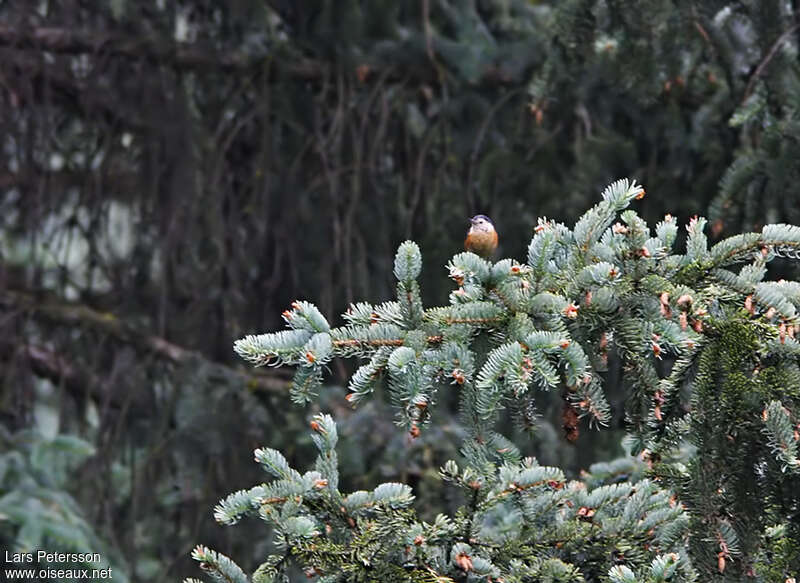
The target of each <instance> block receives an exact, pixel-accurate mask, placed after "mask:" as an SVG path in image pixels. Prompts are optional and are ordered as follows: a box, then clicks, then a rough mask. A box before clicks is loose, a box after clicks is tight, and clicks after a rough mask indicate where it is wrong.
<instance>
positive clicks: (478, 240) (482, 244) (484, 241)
mask: <svg viewBox="0 0 800 583" xmlns="http://www.w3.org/2000/svg"><path fill="white" fill-rule="evenodd" d="M469 222H470V223H471V226H470V228H469V231H467V238H466V239H465V240H464V249H466V250H467V251H472V252H473V253H475V254H476V255H480V256H481V257H484V258H488V257H491V256H492V254H493V253H494V251H495V249H497V231H495V230H494V225H493V224H492V220H491V219H490V218H489V217H487V216H486V215H475V216H474V217H472V218H471V219H470V220H469Z"/></svg>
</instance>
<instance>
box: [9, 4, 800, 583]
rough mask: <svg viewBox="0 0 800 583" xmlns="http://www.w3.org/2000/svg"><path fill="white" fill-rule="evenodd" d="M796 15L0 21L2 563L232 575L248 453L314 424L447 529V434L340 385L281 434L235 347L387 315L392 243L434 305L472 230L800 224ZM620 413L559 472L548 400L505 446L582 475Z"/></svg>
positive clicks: (286, 14) (764, 9)
mask: <svg viewBox="0 0 800 583" xmlns="http://www.w3.org/2000/svg"><path fill="white" fill-rule="evenodd" d="M798 12H800V2H798V1H797V0H792V1H789V2H777V1H772V0H767V1H764V2H749V1H744V0H742V1H739V2H721V1H714V0H712V1H702V2H700V1H697V2H692V1H688V0H673V1H667V0H642V1H641V2H633V3H631V2H621V1H619V0H605V1H601V0H596V1H590V0H566V1H560V2H556V1H552V2H546V1H541V2H538V1H523V0H414V1H412V0H403V1H397V0H361V1H359V0H296V1H292V0H232V1H228V2H219V1H216V2H215V1H212V0H186V1H176V0H154V1H141V2H139V1H136V2H134V1H132V0H61V1H56V0H49V1H48V0H40V1H35V2H27V1H23V0H16V1H13V0H12V1H8V0H6V1H0V254H1V255H0V382H2V389H0V391H1V392H0V423H1V424H2V425H1V426H0V444H2V447H0V547H2V548H6V549H16V550H29V549H35V548H48V549H56V548H58V549H67V550H70V549H73V550H81V551H84V550H87V551H93V552H102V553H103V556H104V558H105V559H106V560H108V561H109V562H110V563H111V564H113V565H114V566H115V568H116V569H117V573H119V579H117V578H116V577H115V579H117V580H118V581H119V580H125V579H127V580H130V581H145V580H147V581H153V582H162V581H174V580H177V579H179V578H181V577H183V576H186V575H191V574H194V572H195V567H194V565H192V564H191V560H190V559H189V552H190V550H191V548H192V547H193V546H194V545H195V544H197V543H199V542H202V543H204V544H208V545H209V546H212V547H214V548H217V549H218V550H220V551H221V552H224V553H226V554H231V555H233V556H236V557H237V558H239V559H240V560H241V563H242V564H243V565H244V566H246V567H252V566H253V565H254V564H257V561H258V560H259V559H260V558H261V557H262V556H263V555H264V552H265V549H266V545H267V544H268V539H269V537H268V533H266V532H264V531H263V530H262V529H261V528H260V527H259V525H256V524H244V525H239V526H237V527H236V528H233V529H228V528H223V527H221V526H218V525H217V524H215V523H214V521H213V517H212V508H213V506H214V504H215V503H216V502H217V500H218V499H219V498H220V497H222V496H224V495H225V494H227V493H228V492H230V491H233V490H235V489H238V488H242V487H245V486H249V485H251V484H253V483H255V482H256V481H257V480H258V479H259V475H260V472H259V471H258V468H257V467H256V465H255V464H254V463H252V454H251V452H252V450H253V448H255V447H257V446H262V445H269V446H270V447H275V448H277V449H280V450H282V451H284V452H285V453H286V454H287V457H289V459H290V461H292V460H294V459H298V460H302V459H307V458H306V457H304V456H310V455H312V454H311V453H310V452H311V449H312V445H311V444H310V441H309V439H308V437H307V436H306V427H307V425H306V423H307V419H308V418H309V417H310V415H311V414H312V413H313V412H315V411H316V410H318V409H319V408H320V407H321V408H323V409H325V410H326V411H330V410H334V411H336V416H337V420H338V421H339V424H340V425H339V427H340V432H341V433H342V436H343V449H342V450H341V452H340V453H341V454H342V458H343V459H342V471H343V479H345V480H349V484H350V485H348V486H347V488H351V486H352V488H357V487H370V485H374V484H376V483H378V481H387V480H399V481H404V482H407V483H410V484H412V485H413V486H414V487H415V493H416V494H417V496H418V498H419V501H420V507H421V509H422V512H423V514H424V512H425V509H426V508H428V509H429V510H430V511H432V510H433V509H434V508H440V507H441V505H442V504H448V503H453V504H455V501H448V500H446V499H444V500H443V499H442V494H441V493H440V492H438V491H437V490H436V488H434V487H433V486H430V487H427V485H429V484H433V483H434V482H435V480H434V479H433V477H434V476H435V474H436V471H437V469H438V467H439V465H441V463H443V461H445V460H446V459H448V458H450V457H454V456H457V452H456V451H455V447H456V445H455V444H457V443H458V441H459V439H458V438H457V436H458V435H459V431H460V428H459V426H458V424H457V422H456V421H455V419H454V420H453V421H452V422H451V423H444V424H441V425H439V426H437V427H434V428H431V429H430V430H428V431H426V432H425V433H423V436H422V437H420V438H419V439H417V440H415V441H413V442H412V441H410V440H409V439H408V437H407V436H406V435H405V434H404V433H403V432H402V431H400V430H398V429H397V428H395V427H394V426H393V424H392V423H391V413H388V412H387V411H386V410H384V409H382V408H381V405H380V404H379V401H374V402H372V403H371V404H369V405H367V406H365V407H363V408H361V409H358V410H356V411H355V412H353V411H351V409H350V408H349V406H346V405H347V404H346V402H345V401H344V398H343V397H344V391H343V390H342V388H341V386H342V384H343V383H344V382H345V381H346V379H347V376H348V372H349V371H348V369H347V368H346V366H345V365H344V364H342V363H336V364H335V365H334V366H333V367H332V371H331V372H332V375H331V377H330V386H329V387H328V388H326V390H325V392H324V394H323V395H322V401H321V404H317V405H314V406H309V407H308V408H307V409H302V408H299V407H296V406H293V405H292V404H291V403H290V401H289V398H288V393H287V383H288V377H287V376H285V375H286V374H288V373H284V372H281V371H274V370H255V371H254V370H253V369H251V368H249V367H247V366H245V365H244V364H243V363H241V362H238V361H237V360H236V358H235V356H234V354H233V351H232V344H233V341H234V340H235V339H237V338H239V337H241V336H243V335H245V334H249V333H258V332H264V331H268V330H273V329H277V328H279V327H281V326H282V321H281V318H280V314H281V312H282V311H283V310H284V309H286V308H287V307H288V305H289V304H290V303H291V302H292V301H293V300H294V299H296V298H307V299H309V300H311V301H314V302H315V303H316V304H317V305H318V306H319V307H320V309H321V310H322V312H323V313H324V315H325V316H326V317H328V318H329V319H331V321H332V322H340V319H339V318H338V314H340V313H341V312H342V311H344V309H345V308H346V307H347V305H348V304H349V303H350V302H354V301H358V300H367V301H373V302H379V301H382V300H384V299H388V298H390V297H391V295H392V293H393V287H394V283H393V281H394V280H393V276H392V272H391V270H392V257H393V255H394V251H395V249H396V247H397V245H398V243H400V242H401V241H403V240H405V239H408V238H411V239H414V240H415V241H417V242H418V243H419V245H420V248H421V249H422V253H423V258H424V261H425V263H424V269H423V274H422V278H421V283H422V287H423V297H424V298H426V302H427V304H428V305H435V304H440V303H443V302H445V301H446V297H447V294H448V292H449V291H450V289H451V288H450V286H451V282H449V281H448V280H447V277H446V272H445V269H444V265H445V264H446V262H447V260H448V258H449V257H450V256H452V255H453V254H454V253H456V252H458V251H460V250H461V248H462V245H463V237H464V233H465V231H466V228H467V226H468V225H467V218H468V217H470V216H472V215H473V214H476V213H485V214H488V215H490V216H491V217H492V219H493V220H494V222H495V224H496V225H497V228H498V230H499V232H500V237H501V248H500V251H499V254H498V256H513V257H516V258H518V259H524V257H525V250H526V248H527V245H528V242H529V240H530V237H531V235H532V232H533V228H534V227H535V225H536V223H537V218H538V217H545V216H546V217H548V218H555V219H557V220H559V221H563V222H566V223H567V224H569V223H571V222H572V221H574V219H576V218H577V217H578V216H580V215H581V214H582V213H583V212H584V211H585V210H586V209H587V208H588V207H589V206H590V205H591V204H594V202H596V201H597V200H598V197H599V192H600V191H601V190H602V188H603V187H605V185H606V184H608V183H609V182H611V181H613V180H615V179H617V178H619V177H631V178H635V179H637V180H638V181H640V182H641V183H643V184H644V186H645V188H646V189H647V195H646V197H645V199H644V200H643V201H641V204H640V206H639V207H638V209H640V210H641V214H642V215H643V217H644V218H646V219H647V220H648V221H650V222H654V221H656V220H659V219H660V218H661V217H662V216H663V215H664V214H665V213H671V214H672V215H674V216H676V217H677V218H678V221H679V223H681V224H684V223H686V222H688V220H689V219H690V217H692V216H693V215H696V214H701V215H705V216H707V217H709V219H710V236H711V237H712V239H713V240H716V239H719V238H722V237H725V236H728V235H731V234H733V233H737V232H740V231H741V230H749V229H757V228H760V226H761V225H763V224H765V223H767V222H790V223H795V224H797V223H800V189H799V188H798V186H797V184H798V182H799V181H800V155H798V152H800V65H799V64H798V47H799V46H800V20H798V18H800V17H798ZM778 269H781V266H780V265H779V266H778ZM784 269H785V268H784ZM792 275H793V274H792V273H791V272H787V276H792ZM614 381H615V375H614V371H613V367H612V371H611V372H610V373H609V378H608V382H609V384H610V386H612V387H613V386H614ZM611 396H612V400H613V399H616V403H612V404H615V405H616V407H615V409H616V417H615V422H614V423H613V424H612V426H611V427H610V428H608V429H607V430H604V431H599V432H598V431H597V430H593V429H589V428H588V427H582V428H581V437H580V438H579V440H578V442H577V445H572V444H569V443H567V441H566V440H565V439H564V437H563V435H562V434H561V431H560V429H559V422H558V406H557V402H556V401H557V400H556V401H554V402H553V403H549V402H548V401H547V400H546V399H543V400H542V403H541V404H540V406H539V413H540V421H541V422H540V424H539V425H538V426H537V427H536V428H534V429H533V431H532V432H531V435H528V436H525V437H524V438H522V447H523V448H524V449H526V450H527V451H528V452H529V453H532V454H535V455H537V456H538V457H539V458H540V460H542V461H543V462H544V463H553V464H558V465H561V466H563V467H565V469H566V470H567V471H568V472H570V473H571V474H572V475H575V474H576V473H577V472H578V471H579V470H580V469H582V468H587V467H588V466H589V464H591V463H593V462H595V461H599V460H609V459H612V458H614V457H616V456H618V455H620V454H621V452H622V450H621V449H620V447H619V445H618V444H619V440H620V438H621V437H622V435H623V434H624V419H623V418H622V412H621V407H620V406H619V405H620V403H621V402H622V401H623V400H624V399H625V394H624V391H623V390H622V389H621V388H620V389H619V390H617V391H616V393H614V392H613V390H612V393H611ZM444 405H445V406H447V403H445V404H444ZM299 465H301V466H302V465H303V464H302V463H300V464H299ZM248 560H249V561H250V564H248Z"/></svg>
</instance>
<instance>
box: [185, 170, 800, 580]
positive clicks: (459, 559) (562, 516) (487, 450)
mask: <svg viewBox="0 0 800 583" xmlns="http://www.w3.org/2000/svg"><path fill="white" fill-rule="evenodd" d="M644 194H645V191H644V189H643V188H642V187H641V186H639V185H637V184H636V183H635V182H630V181H628V180H619V181H617V182H615V183H613V184H611V185H610V186H608V187H607V188H606V189H605V190H604V191H603V193H602V201H601V202H599V203H598V204H597V205H596V206H594V207H593V208H592V209H590V210H589V211H588V212H586V213H585V214H584V215H583V216H582V217H581V218H580V219H579V220H578V221H577V223H576V224H575V226H574V227H573V228H572V229H569V228H568V227H566V226H565V225H563V224H560V223H557V222H555V221H549V220H547V219H540V221H539V223H538V225H537V226H536V228H535V229H534V235H533V238H532V240H531V242H530V245H529V247H528V257H527V261H526V262H525V263H520V262H518V261H515V260H513V259H502V260H500V261H498V262H496V263H491V262H489V261H486V260H484V259H482V258H480V257H478V256H477V255H474V254H471V253H460V254H457V255H455V256H454V257H453V258H452V259H451V260H450V262H449V264H448V265H447V269H448V272H449V276H450V278H451V279H452V280H454V282H455V284H456V289H455V290H454V291H453V292H452V293H451V294H450V302H449V305H447V306H442V307H434V308H427V309H426V308H424V307H423V304H422V300H421V295H420V288H419V285H418V283H417V278H418V276H419V274H420V272H421V269H422V257H421V253H420V250H419V248H418V247H417V245H416V244H415V243H413V242H410V241H406V242H405V243H403V244H401V245H400V247H399V249H398V251H397V255H396V256H395V262H394V274H395V276H396V278H397V298H396V300H394V301H390V302H385V303H383V304H379V305H371V304H367V303H363V302H362V303H357V304H353V305H351V306H350V308H349V309H348V310H347V312H346V313H345V314H344V319H345V322H346V323H345V325H343V326H341V327H336V328H334V327H331V326H330V324H329V323H328V322H327V320H326V319H325V317H324V316H323V315H322V313H321V312H320V311H319V310H318V309H317V308H316V307H315V306H314V305H313V304H310V303H308V302H303V301H297V302H295V303H294V304H293V305H292V307H291V309H290V310H287V311H286V312H284V314H283V317H284V319H285V321H286V323H287V325H288V330H284V331H281V332H275V333H270V334H262V335H255V336H247V337H245V338H243V339H241V340H239V341H237V342H236V344H235V350H236V352H237V353H238V354H239V355H240V356H242V357H243V358H244V359H246V360H248V361H250V362H252V363H253V364H255V365H257V366H263V365H267V364H272V365H294V366H296V367H297V369H296V373H295V377H294V382H293V386H292V389H291V395H292V398H293V400H294V401H296V402H298V403H302V402H304V401H308V400H311V399H313V398H314V395H315V391H316V390H317V389H318V388H319V387H320V383H321V379H322V375H323V372H324V369H325V367H326V365H327V364H328V363H329V362H330V361H331V359H332V358H334V357H354V358H357V359H359V360H361V361H363V362H364V364H363V365H362V366H361V367H360V368H359V369H358V370H357V372H356V373H355V374H354V375H353V376H352V378H351V381H350V386H349V394H348V396H347V400H348V401H349V402H350V403H351V404H352V405H354V406H355V405H357V404H358V403H359V402H360V401H362V400H364V399H367V398H370V394H371V393H372V392H373V390H374V389H375V387H376V386H377V385H378V384H379V383H383V384H384V386H385V387H386V390H387V393H388V395H389V398H390V399H391V401H392V404H393V405H394V408H395V410H396V423H397V424H398V425H399V426H402V427H404V428H405V429H406V430H407V431H409V432H410V435H411V436H412V437H416V436H418V435H419V434H420V433H421V432H423V431H425V426H426V425H427V424H429V423H436V409H435V404H436V401H437V398H438V396H439V395H440V394H441V393H442V392H444V391H457V392H458V394H459V400H460V410H461V414H462V418H463V419H462V420H463V424H464V426H465V427H466V428H467V431H468V436H467V437H466V439H465V441H464V443H463V444H462V448H461V453H462V455H463V460H462V461H461V462H460V465H459V464H457V463H456V462H455V461H450V462H448V463H447V464H445V465H444V467H442V468H441V472H440V476H441V478H442V479H443V480H445V481H447V482H450V483H451V484H452V485H453V486H454V487H455V488H458V489H460V490H461V491H462V492H463V493H464V499H465V501H466V502H465V505H464V506H463V507H462V508H461V509H460V510H459V511H458V512H457V513H456V514H455V515H454V516H446V515H444V514H440V515H439V516H437V517H436V519H435V520H434V521H433V522H432V523H427V522H422V521H420V520H419V519H418V518H417V516H416V514H415V512H414V507H413V502H414V493H413V492H412V491H411V488H409V487H408V486H407V485H405V484H400V483H385V484H380V485H377V486H376V487H375V489H374V490H372V491H357V492H352V493H349V494H345V493H342V492H340V490H339V489H338V473H337V457H336V449H335V447H336V443H337V431H336V424H335V422H334V421H333V419H332V418H331V417H329V416H327V415H317V416H315V417H314V418H313V420H312V421H311V423H310V426H311V432H312V433H311V435H312V438H313V440H314V442H315V444H316V446H317V449H318V450H319V456H318V458H317V460H316V462H315V464H314V467H313V468H312V469H310V470H309V471H306V472H305V473H300V471H298V470H296V469H294V468H292V467H290V465H289V463H288V462H287V460H286V459H285V457H284V456H283V455H282V454H281V453H279V452H278V451H275V450H272V449H268V448H261V449H257V450H256V452H255V458H256V461H257V462H258V463H259V464H261V465H262V467H263V468H264V470H265V471H266V472H267V473H268V474H269V475H270V476H272V477H273V478H274V479H273V480H272V481H271V482H268V483H264V484H261V485H258V486H256V487H254V488H252V489H250V490H246V491H240V492H236V493H234V494H232V495H230V496H229V497H228V498H226V499H225V500H223V501H222V502H221V503H220V504H219V506H218V507H217V509H216V512H215V516H216V518H217V520H218V521H219V522H221V523H224V524H233V523H236V522H237V521H238V520H240V518H242V517H243V516H245V515H250V514H252V515H258V516H259V517H260V518H261V519H263V520H265V521H266V522H267V523H269V524H270V525H272V527H273V528H274V532H275V541H274V542H275V549H276V554H274V555H271V556H270V557H269V558H268V559H267V560H266V561H265V562H264V563H263V564H262V565H261V567H259V568H258V570H257V571H256V572H255V573H254V575H253V580H254V581H259V582H260V581H264V582H266V581H281V580H285V577H286V575H285V574H286V572H287V571H286V568H287V565H288V564H289V563H290V562H294V563H295V564H297V565H300V566H301V567H302V568H303V569H305V571H306V574H307V575H309V576H318V577H319V578H320V580H321V581H329V582H333V581H371V580H380V581H505V582H511V581H518V582H522V581H540V580H546V581H600V580H610V581H614V582H618V583H623V582H625V583H628V582H631V583H633V582H645V581H698V580H700V581H708V580H719V581H736V580H740V579H741V578H742V577H743V576H745V575H747V576H750V577H753V578H754V580H760V581H777V580H780V581H782V580H784V579H786V578H788V577H790V576H792V575H793V574H794V573H795V572H796V571H797V569H798V568H800V564H798V558H797V557H798V556H800V553H799V552H798V550H800V532H799V530H800V526H798V525H800V488H799V487H798V486H800V458H798V440H799V439H800V425H799V424H798V422H800V393H798V389H797V387H800V382H799V381H800V367H798V356H800V344H798V342H797V341H796V340H795V333H796V332H797V331H798V328H799V326H798V324H800V321H798V317H797V310H798V308H800V284H798V283H796V282H786V281H766V280H765V276H766V274H767V269H766V265H767V263H768V262H769V261H770V260H771V259H773V258H775V257H778V256H785V257H794V256H796V254H797V250H798V248H800V228H798V227H794V226H790V225H783V224H780V225H767V226H765V227H764V228H763V229H762V230H761V232H758V233H745V234H740V235H736V236H733V237H731V238H728V239H725V240H723V241H721V242H719V243H717V244H716V245H714V246H712V247H709V246H708V242H707V238H706V235H705V234H704V228H705V226H706V221H705V220H704V219H702V218H698V217H695V218H693V219H692V220H691V221H690V222H689V224H688V225H687V227H686V231H687V238H686V251H685V252H684V253H678V252H676V251H675V250H674V246H675V242H676V239H677V238H678V231H679V227H678V224H677V221H676V219H675V218H673V217H671V216H669V215H667V216H666V217H664V220H663V221H661V222H659V223H658V224H657V225H656V228H655V231H654V232H653V231H652V230H651V228H650V227H649V226H648V225H647V224H646V223H645V222H644V221H643V220H642V219H641V218H639V216H638V215H637V214H636V212H635V211H633V210H630V209H629V208H628V207H629V206H630V205H631V204H632V203H633V202H634V201H635V200H637V199H640V198H642V197H643V196H644ZM611 352H613V353H614V354H615V355H616V357H617V358H616V359H615V362H616V361H618V362H619V363H620V366H621V367H622V371H623V379H624V381H625V383H626V388H627V389H628V392H629V395H628V399H627V401H626V416H627V421H628V426H629V432H630V434H629V437H628V438H627V442H628V446H629V448H630V449H631V451H632V453H634V454H638V455H639V456H640V457H641V459H643V460H645V461H646V463H647V468H648V469H647V472H646V477H645V478H644V479H641V480H640V481H634V482H622V483H613V484H609V483H605V484H604V483H603V482H604V477H603V475H602V474H603V473H604V470H602V468H601V467H600V466H598V467H597V469H596V474H597V475H592V474H587V475H586V476H584V477H583V478H584V479H583V481H569V480H567V479H566V478H565V476H564V474H563V473H562V472H561V470H559V469H557V468H551V467H544V466H541V465H539V464H538V463H537V462H536V460H534V459H532V458H524V459H523V458H522V456H521V454H520V453H519V450H518V449H517V448H516V447H515V446H514V444H513V443H511V442H510V441H509V440H508V439H507V438H506V437H505V436H503V435H502V434H501V433H499V432H498V431H497V427H496V425H497V421H498V418H499V413H500V412H501V410H503V409H504V408H512V409H517V410H527V409H530V407H531V405H532V404H534V403H535V397H536V395H537V393H540V392H542V391H554V390H555V391H561V394H562V395H563V398H564V412H565V413H564V419H565V430H566V431H567V435H566V437H567V438H568V439H569V438H570V436H571V434H572V432H574V431H577V424H578V418H579V417H581V418H585V419H587V420H588V422H589V424H590V425H595V426H602V425H604V424H606V423H607V422H608V420H609V411H610V406H609V403H608V401H607V399H606V397H605V393H604V386H603V373H604V371H605V370H606V369H607V367H608V363H609V353H611ZM567 420H570V421H569V423H567ZM194 557H195V558H196V559H197V560H198V561H200V563H201V565H202V566H203V568H204V569H206V570H207V571H208V572H209V573H210V574H211V575H212V576H213V577H214V578H215V579H218V580H225V581H245V580H247V577H246V576H245V575H244V572H243V571H241V569H239V567H237V566H236V565H235V564H234V563H233V562H232V561H231V560H230V559H228V558H227V557H224V556H222V555H219V554H217V553H215V552H213V551H210V550H208V549H206V548H204V547H202V546H199V547H198V548H197V549H196V550H195V553H194Z"/></svg>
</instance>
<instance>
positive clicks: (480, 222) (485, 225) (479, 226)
mask: <svg viewBox="0 0 800 583" xmlns="http://www.w3.org/2000/svg"><path fill="white" fill-rule="evenodd" d="M469 222H470V224H471V225H472V226H471V227H470V231H490V232H491V231H494V225H493V224H492V219H490V218H489V217H487V216H486V215H475V216H474V217H472V218H471V219H470V220H469Z"/></svg>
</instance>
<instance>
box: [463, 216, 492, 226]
mask: <svg viewBox="0 0 800 583" xmlns="http://www.w3.org/2000/svg"><path fill="white" fill-rule="evenodd" d="M478 219H483V220H484V221H486V222H487V223H489V224H490V225H491V224H493V223H492V219H490V218H489V217H487V216H486V215H475V216H474V217H472V218H471V219H470V220H469V222H470V223H473V224H474V223H476V222H477V221H478Z"/></svg>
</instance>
